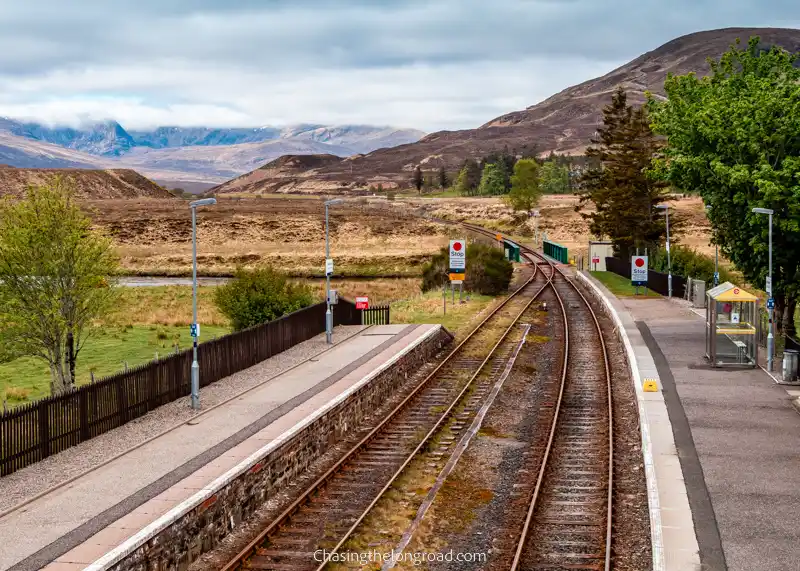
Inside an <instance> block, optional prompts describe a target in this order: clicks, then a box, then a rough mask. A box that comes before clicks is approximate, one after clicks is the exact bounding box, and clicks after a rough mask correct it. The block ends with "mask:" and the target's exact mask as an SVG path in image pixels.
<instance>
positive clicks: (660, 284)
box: [606, 258, 686, 297]
mask: <svg viewBox="0 0 800 571" xmlns="http://www.w3.org/2000/svg"><path fill="white" fill-rule="evenodd" d="M606 269H607V270H608V271H609V272H612V273H615V274H617V275H618V276H622V277H623V278H628V279H631V263H630V261H627V262H626V261H625V260H621V259H619V258H606ZM647 287H648V288H649V289H651V290H653V291H655V292H658V293H660V294H661V295H668V294H669V283H668V280H667V274H662V273H661V272H656V271H653V270H648V272H647ZM685 294H686V278H685V277H683V276H676V275H675V274H673V275H672V297H684V296H685Z"/></svg>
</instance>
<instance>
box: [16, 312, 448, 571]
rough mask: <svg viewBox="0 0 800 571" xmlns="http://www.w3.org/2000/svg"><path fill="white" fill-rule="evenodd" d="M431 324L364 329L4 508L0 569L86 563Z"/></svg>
mask: <svg viewBox="0 0 800 571" xmlns="http://www.w3.org/2000/svg"><path fill="white" fill-rule="evenodd" d="M434 328H436V329H438V326H413V325H384V326H376V327H370V328H367V329H366V330H364V331H363V332H362V333H360V334H359V335H357V336H354V337H352V338H350V339H348V340H347V341H344V342H342V343H341V344H340V345H337V346H335V347H333V348H332V349H331V350H330V351H328V352H327V353H325V354H324V355H322V356H320V357H318V358H313V359H310V360H309V361H307V362H305V363H303V364H301V365H299V366H297V367H295V368H294V369H291V370H289V371H287V372H285V373H283V374H282V375H279V376H278V377H275V378H273V379H271V380H268V381H267V382H265V383H264V384H262V385H259V386H258V387H256V388H254V389H251V390H249V391H247V392H246V393H245V394H243V395H241V396H240V397H238V398H235V399H233V400H231V401H230V402H227V403H225V404H222V405H220V406H219V407H217V408H214V409H212V410H210V411H209V412H207V413H205V414H202V415H200V416H197V417H195V418H193V419H192V420H190V421H189V422H187V423H185V424H183V425H180V426H179V427H177V428H176V429H174V430H172V431H170V432H168V433H167V434H164V435H162V436H159V437H157V438H156V439H154V440H151V441H149V442H147V443H145V444H144V445H142V446H140V447H137V448H135V449H133V450H131V451H129V452H128V453H126V454H124V455H123V456H121V457H120V458H118V459H116V460H113V461H112V462H110V463H108V464H106V465H105V466H101V467H99V468H97V469H96V470H94V471H92V472H90V473H88V474H86V475H85V476H84V477H82V478H80V479H78V480H76V481H75V482H73V483H72V484H69V485H67V486H63V487H61V488H57V489H55V490H53V491H52V492H51V493H48V494H46V495H45V496H43V497H41V498H39V499H37V500H35V501H33V502H31V503H30V504H28V505H26V506H24V507H23V508H21V509H19V510H16V511H14V512H12V513H10V514H8V515H6V516H4V517H3V518H2V519H0V538H2V540H0V546H2V549H0V569H9V568H10V569H12V570H13V571H18V570H19V571H21V570H28V569H30V570H34V569H40V568H42V567H44V566H45V565H47V564H48V563H49V562H51V561H54V560H57V562H58V563H56V564H53V565H48V566H47V568H48V569H83V568H84V567H86V565H87V564H89V563H92V562H94V561H95V560H96V559H97V558H98V557H100V556H102V555H103V554H104V553H106V552H108V551H111V550H112V549H113V548H114V547H115V546H117V545H120V543H121V542H123V541H124V540H126V539H128V538H129V537H131V536H133V535H135V534H136V533H137V532H139V531H140V530H141V529H143V528H144V527H145V526H147V525H148V524H150V523H151V522H153V521H155V520H157V519H158V518H159V517H160V516H162V515H163V514H165V513H167V512H168V511H170V510H171V509H173V508H174V507H176V506H177V505H178V504H180V503H181V502H183V501H184V500H187V499H188V498H190V497H192V496H194V495H195V494H197V492H198V491H200V490H203V489H204V488H206V486H208V485H209V484H210V483H211V482H213V481H214V480H215V479H216V478H218V477H220V476H221V475H222V474H225V473H226V472H228V471H229V470H230V469H231V468H232V467H234V466H235V465H237V464H238V463H240V462H242V460H243V459H244V458H247V457H248V456H249V455H251V454H252V453H253V452H255V451H256V450H259V449H260V448H262V447H263V446H264V445H265V443H268V442H270V441H274V440H276V439H278V438H280V437H281V436H282V435H283V434H284V433H285V431H286V430H288V429H290V428H292V427H293V426H295V425H296V424H297V423H298V422H299V421H300V420H301V419H304V418H306V417H307V416H308V415H309V414H310V413H313V412H314V411H315V410H316V409H318V408H320V407H321V406H323V405H325V404H326V403H329V402H330V401H331V400H332V399H334V398H336V397H337V396H338V395H341V394H342V393H343V392H344V391H345V390H347V389H348V388H351V387H353V386H354V385H356V384H357V383H358V382H359V381H360V380H362V379H364V378H365V377H366V376H368V375H370V373H372V372H374V371H375V370H376V369H378V368H379V367H380V366H381V365H385V364H386V363H387V362H389V361H390V360H392V359H393V358H395V357H396V356H397V355H398V354H400V353H401V352H402V351H403V350H405V349H407V348H408V347H410V346H413V345H415V344H416V343H418V342H420V341H421V340H422V339H423V338H425V337H427V336H429V335H430V334H431V333H432V331H433V330H434ZM265 381H266V379H265ZM114 524H116V525H114Z"/></svg>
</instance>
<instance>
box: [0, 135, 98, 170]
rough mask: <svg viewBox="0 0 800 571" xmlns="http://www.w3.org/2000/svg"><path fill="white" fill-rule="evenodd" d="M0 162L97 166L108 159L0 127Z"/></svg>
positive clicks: (55, 166) (56, 166)
mask: <svg viewBox="0 0 800 571" xmlns="http://www.w3.org/2000/svg"><path fill="white" fill-rule="evenodd" d="M0 163H2V164H8V165H13V166H16V167H23V168H27V167H37V168H98V167H103V166H107V163H108V161H107V160H104V159H102V158H100V157H95V156H92V155H89V154H87V153H82V152H80V151H75V150H71V149H65V148H64V147H60V146H58V145H53V144H50V143H43V142H41V141H33V140H30V139H26V138H25V137H21V136H18V135H14V134H12V133H10V132H7V131H3V130H2V129H0Z"/></svg>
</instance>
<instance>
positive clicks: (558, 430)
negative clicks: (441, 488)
mask: <svg viewBox="0 0 800 571" xmlns="http://www.w3.org/2000/svg"><path fill="white" fill-rule="evenodd" d="M463 226H464V227H465V228H466V229H468V230H470V231H473V232H476V233H478V234H482V235H484V236H488V237H490V238H492V239H494V234H493V233H492V232H490V231H487V230H485V229H483V228H480V227H477V226H472V225H468V224H464V225H463ZM521 250H522V252H523V254H524V255H525V257H526V258H527V259H528V261H531V262H534V266H533V267H534V273H533V275H532V276H531V277H530V278H529V279H527V280H526V281H525V283H523V284H522V286H520V287H519V288H518V289H517V290H516V291H514V292H513V293H512V294H511V295H510V296H509V297H508V298H507V299H506V300H504V301H503V303H502V304H500V305H498V306H497V307H496V308H495V309H494V310H493V311H492V312H491V313H490V314H489V315H487V316H486V317H485V318H484V319H483V320H482V321H481V323H480V324H479V325H478V326H477V327H476V328H475V329H474V330H473V331H472V332H471V333H470V334H469V335H468V336H467V337H466V338H465V339H463V340H462V341H461V342H460V343H459V344H458V346H457V347H456V348H455V349H453V350H452V351H451V352H450V353H449V354H448V355H447V357H446V358H445V359H444V360H443V361H442V362H441V363H440V364H439V365H438V366H437V367H436V368H435V369H434V371H433V372H431V373H430V374H429V375H428V376H427V377H426V378H425V379H424V380H423V381H422V382H421V383H420V384H419V385H418V386H417V387H416V388H415V389H414V390H413V391H412V392H411V393H410V394H409V395H408V396H407V397H406V398H405V399H404V400H403V401H402V402H401V403H400V404H399V405H398V406H397V407H396V408H395V409H394V410H393V411H392V412H391V413H389V414H388V415H387V416H386V417H385V418H384V419H383V420H382V421H381V423H380V424H379V425H378V426H376V427H375V428H374V429H373V430H372V431H370V433H369V434H368V435H367V436H365V437H364V438H363V439H362V440H361V441H359V442H358V443H357V444H356V445H355V446H354V447H352V448H351V449H350V450H349V451H348V452H347V453H346V454H345V455H344V456H343V457H342V458H341V459H340V460H339V461H338V462H336V463H335V465H334V466H332V467H331V468H330V469H329V470H327V471H326V473H325V474H323V475H322V476H321V477H320V478H319V479H317V480H316V481H315V482H314V483H313V484H312V485H311V486H309V487H308V488H307V489H306V490H305V491H304V492H303V493H302V494H300V496H299V497H298V498H297V499H296V500H295V501H294V502H293V503H292V504H291V505H290V506H289V507H288V508H287V509H286V510H284V511H283V512H282V513H281V514H280V515H279V516H278V517H277V518H275V519H274V520H273V521H272V523H271V524H270V525H269V526H267V527H266V528H265V529H264V530H263V531H262V532H261V533H260V534H259V535H258V537H256V538H255V539H254V540H253V541H252V542H251V543H250V544H249V545H248V546H247V547H246V548H245V549H244V550H242V551H241V552H240V553H239V554H238V555H237V556H236V557H235V558H234V559H232V560H231V561H230V563H228V565H226V566H225V567H224V571H232V570H234V569H265V570H268V569H276V570H277V569H280V570H294V569H297V570H306V569H308V570H315V571H320V570H322V569H323V568H324V567H325V566H326V565H327V563H328V561H329V560H330V559H331V558H332V557H333V556H334V554H336V553H337V552H339V551H340V550H342V549H343V548H344V546H345V544H346V542H347V541H348V540H349V539H350V538H351V537H352V536H353V534H354V532H355V531H356V529H357V528H358V527H359V525H361V524H362V522H363V521H364V520H365V518H366V517H367V516H368V514H370V513H371V511H372V510H373V508H374V507H375V506H376V505H377V504H378V502H379V501H380V500H381V499H382V498H383V497H384V495H385V494H386V492H387V491H388V490H389V489H390V488H391V487H392V485H393V483H394V482H395V481H396V480H397V478H398V477H399V476H400V475H401V474H402V473H403V472H404V470H405V469H406V468H407V467H408V466H409V464H410V463H411V462H412V461H414V459H415V458H417V457H418V456H419V455H420V453H421V452H423V451H424V450H425V449H426V448H429V447H430V446H432V445H433V443H434V439H436V444H435V452H436V454H437V455H439V456H441V457H442V458H444V459H445V460H446V459H447V457H449V455H450V454H452V452H453V448H454V446H455V443H456V442H458V440H459V436H460V435H461V434H462V433H463V432H464V431H465V430H466V428H467V427H468V426H469V424H470V422H471V419H473V418H474V417H475V415H476V413H477V411H478V409H479V408H480V407H481V404H482V403H483V401H484V397H485V396H486V395H487V393H488V392H489V391H490V389H491V387H492V385H493V383H494V379H496V378H497V377H498V375H499V374H500V373H501V371H503V370H504V369H505V368H506V365H507V363H509V359H510V357H511V354H512V353H513V351H514V347H515V346H516V345H518V341H517V338H518V337H519V332H520V328H519V327H516V326H517V324H518V323H519V322H520V319H521V318H522V317H523V315H524V314H525V313H526V312H527V311H528V310H529V308H531V306H532V304H533V303H534V301H536V300H537V299H538V298H539V297H540V295H541V294H542V293H543V292H544V291H545V290H546V289H547V288H548V287H550V288H552V291H553V292H554V294H555V298H556V300H557V302H558V305H559V309H560V313H561V316H562V321H563V327H564V336H563V338H564V340H565V347H564V349H563V363H562V365H561V371H560V379H558V381H557V382H558V386H557V391H556V392H557V395H558V396H557V399H556V402H555V403H554V406H553V407H547V408H544V409H543V412H542V414H551V415H552V417H551V418H550V419H548V424H549V426H550V429H549V434H548V437H547V440H546V445H545V446H544V447H543V448H542V449H537V450H536V453H535V454H531V455H530V456H531V458H532V460H531V461H532V462H534V463H535V464H536V467H535V469H534V470H532V472H533V473H535V474H537V477H536V479H535V480H534V479H533V478H531V479H530V480H528V481H525V482H520V483H519V484H518V486H521V487H522V488H523V490H522V491H523V494H526V495H527V496H528V497H529V500H528V501H526V506H527V510H526V511H525V513H524V514H521V516H522V517H521V518H520V519H521V520H522V523H521V524H520V527H519V529H518V530H516V535H515V536H516V539H515V540H514V546H513V547H512V548H510V549H509V550H508V551H509V552H508V553H507V554H506V555H507V559H508V561H507V562H506V563H505V564H504V565H503V568H506V569H510V570H511V571H517V570H523V569H525V570H534V569H535V570H540V571H545V570H555V569H585V570H589V569H595V570H597V569H602V570H605V571H608V570H609V569H610V565H611V555H612V553H611V549H612V543H611V542H612V520H613V518H612V516H613V502H612V491H613V467H614V459H613V428H612V427H613V423H612V414H613V408H612V400H611V381H610V379H611V377H610V368H609V358H608V353H607V350H606V347H605V343H604V341H603V335H602V331H601V328H600V324H599V321H598V320H597V317H596V315H595V314H594V310H593V308H592V306H591V304H590V303H589V301H588V300H587V299H586V298H585V297H584V295H583V293H582V292H581V291H580V290H579V289H578V288H577V287H576V286H575V285H574V284H573V283H572V282H571V280H570V279H569V277H567V276H566V275H565V274H564V273H563V272H562V271H561V270H560V269H559V268H558V267H557V266H556V265H554V264H553V263H552V262H551V261H550V260H548V259H546V258H545V257H544V256H542V255H541V254H538V253H537V252H534V251H533V250H531V249H529V248H526V247H524V246H521ZM487 347H490V349H489V350H488V352H487V349H486V348H487ZM442 434H446V436H444V437H443V436H442ZM322 550H324V552H323V553H324V554H325V555H324V557H319V556H317V555H316V554H318V553H319V552H320V551H322ZM501 556H502V554H501Z"/></svg>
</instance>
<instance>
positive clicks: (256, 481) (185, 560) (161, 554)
mask: <svg viewBox="0 0 800 571" xmlns="http://www.w3.org/2000/svg"><path fill="white" fill-rule="evenodd" d="M452 340H453V337H452V335H450V333H448V332H447V331H446V330H445V329H444V328H440V329H438V330H437V331H436V332H435V333H434V334H433V335H431V336H430V337H428V338H427V339H426V340H424V341H423V342H421V343H420V344H419V345H417V346H416V347H415V348H413V349H412V350H411V351H409V352H408V353H406V354H405V355H403V356H402V357H401V358H400V359H399V360H398V361H397V362H395V363H394V364H393V365H391V366H390V367H389V368H387V369H386V370H384V371H383V372H381V373H379V374H378V375H377V376H376V377H375V378H373V379H372V380H370V381H369V382H367V383H366V384H365V385H364V386H362V387H360V388H359V389H358V390H357V391H355V392H354V393H352V394H350V395H349V396H348V397H347V398H346V399H345V400H343V401H342V402H340V403H338V404H337V405H336V406H334V407H333V408H331V409H330V410H328V411H327V412H325V413H324V414H321V415H320V416H318V417H317V418H315V419H314V420H313V421H312V422H311V423H310V424H309V425H308V426H306V427H305V428H303V429H302V430H301V431H300V432H298V433H297V434H296V435H294V436H293V437H292V438H291V439H290V440H287V441H286V442H285V443H283V444H282V445H280V446H279V447H278V448H276V449H274V450H273V451H272V452H270V453H269V454H268V455H266V456H265V457H263V458H260V459H258V460H256V461H255V462H254V463H253V464H252V465H251V466H250V467H249V469H247V470H246V471H245V472H244V473H243V474H240V475H239V476H238V477H236V478H235V479H233V480H231V481H230V482H228V483H227V484H226V485H225V486H224V487H222V488H221V489H219V490H217V491H216V492H215V493H214V494H213V495H211V496H210V497H208V498H207V499H206V500H205V501H203V502H202V503H200V504H199V505H197V506H195V507H194V508H193V509H191V511H188V512H187V513H185V514H184V515H182V516H181V517H179V518H177V519H176V520H175V521H173V522H172V523H169V524H168V525H167V527H165V528H164V529H163V530H160V531H158V532H157V533H155V534H152V537H150V538H149V539H147V540H146V541H145V542H144V543H142V544H141V545H140V546H139V547H138V548H136V549H135V550H134V551H132V552H131V553H129V554H128V555H127V556H126V557H124V558H122V559H121V560H119V561H117V562H116V563H114V564H112V565H110V566H108V567H106V569H111V570H113V571H182V570H185V569H187V568H188V567H189V565H190V564H191V563H192V562H194V561H195V560H196V559H197V558H198V557H200V555H202V554H203V553H205V552H207V551H210V550H211V549H213V548H214V547H215V546H216V545H217V544H219V542H220V541H221V540H222V539H223V538H224V537H225V536H226V535H227V534H228V533H230V532H231V531H232V530H233V529H234V528H236V527H237V526H238V525H239V523H241V522H242V521H243V520H246V519H247V518H248V517H249V516H250V515H252V514H253V512H255V510H257V509H258V508H259V507H261V506H262V505H264V504H265V503H266V502H267V501H268V500H269V499H270V498H272V497H274V496H275V494H276V492H277V491H278V490H280V489H281V488H282V487H284V486H286V485H287V484H288V483H289V482H291V481H292V479H293V478H295V477H296V476H298V475H299V474H301V473H303V472H304V471H305V470H307V469H308V468H309V467H310V466H311V465H312V463H313V462H315V461H316V460H317V459H319V458H320V457H321V456H322V455H323V454H324V453H325V452H326V451H327V450H328V449H329V448H330V446H331V445H333V444H335V443H336V442H338V441H340V440H341V439H342V438H343V437H345V436H346V435H348V434H349V433H350V432H352V431H353V430H354V429H357V428H360V427H361V426H362V425H363V422H364V420H365V418H366V417H367V416H368V415H369V414H370V413H373V412H374V411H375V410H376V409H377V408H379V407H380V406H381V405H383V404H384V403H385V402H386V400H387V399H388V398H389V397H390V396H391V395H392V394H393V393H394V392H395V391H396V390H397V388H398V387H399V386H401V385H402V384H403V383H404V382H405V381H406V380H407V379H408V377H409V376H411V375H414V374H415V373H416V372H417V371H418V370H419V369H420V367H422V365H424V364H425V363H426V362H427V361H429V360H430V359H431V358H432V357H433V356H434V355H436V354H437V353H438V352H439V351H440V350H441V349H442V348H443V347H444V346H446V345H447V344H449V343H450V342H452Z"/></svg>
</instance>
